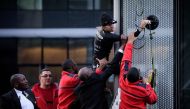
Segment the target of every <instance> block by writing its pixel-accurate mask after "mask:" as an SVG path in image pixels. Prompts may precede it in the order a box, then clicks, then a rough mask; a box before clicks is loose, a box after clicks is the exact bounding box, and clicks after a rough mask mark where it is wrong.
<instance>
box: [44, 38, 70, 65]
mask: <svg viewBox="0 0 190 109" xmlns="http://www.w3.org/2000/svg"><path fill="white" fill-rule="evenodd" d="M43 55H44V63H45V64H61V63H62V62H63V61H64V60H65V59H66V58H67V41H66V40H64V39H59V38H58V39H45V40H44V54H43Z"/></svg>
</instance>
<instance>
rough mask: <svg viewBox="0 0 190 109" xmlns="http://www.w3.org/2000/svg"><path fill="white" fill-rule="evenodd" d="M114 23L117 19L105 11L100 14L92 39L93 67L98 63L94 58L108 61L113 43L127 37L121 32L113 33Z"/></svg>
mask: <svg viewBox="0 0 190 109" xmlns="http://www.w3.org/2000/svg"><path fill="white" fill-rule="evenodd" d="M115 23H117V21H115V20H113V19H112V18H111V16H109V15H108V14H107V13H103V14H102V16H101V26H99V27H97V32H96V37H95V41H94V63H93V68H94V69H95V68H96V67H97V66H98V65H99V63H98V62H97V60H96V58H98V59H100V60H104V61H108V60H109V54H110V51H111V49H112V46H113V43H114V42H117V41H121V40H126V39H127V36H125V35H123V34H122V35H118V34H115V33H113V31H114V25H113V24H115Z"/></svg>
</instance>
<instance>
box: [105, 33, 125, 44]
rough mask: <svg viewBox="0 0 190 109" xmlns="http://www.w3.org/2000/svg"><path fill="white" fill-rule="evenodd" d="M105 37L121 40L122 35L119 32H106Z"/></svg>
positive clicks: (114, 40)
mask: <svg viewBox="0 0 190 109" xmlns="http://www.w3.org/2000/svg"><path fill="white" fill-rule="evenodd" d="M105 38H107V39H110V40H112V41H113V42H116V41H120V40H121V37H120V35H118V34H113V33H105Z"/></svg>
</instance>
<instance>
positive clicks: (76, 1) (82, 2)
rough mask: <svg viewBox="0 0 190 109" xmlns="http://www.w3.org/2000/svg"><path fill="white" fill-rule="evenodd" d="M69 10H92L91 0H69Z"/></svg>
mask: <svg viewBox="0 0 190 109" xmlns="http://www.w3.org/2000/svg"><path fill="white" fill-rule="evenodd" d="M69 9H87V10H92V9H93V0H69Z"/></svg>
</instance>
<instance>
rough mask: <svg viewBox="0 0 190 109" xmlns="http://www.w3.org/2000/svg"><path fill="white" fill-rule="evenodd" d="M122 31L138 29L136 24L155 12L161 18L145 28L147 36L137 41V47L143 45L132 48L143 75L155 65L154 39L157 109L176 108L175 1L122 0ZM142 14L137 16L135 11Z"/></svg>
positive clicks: (136, 65) (136, 63) (134, 63)
mask: <svg viewBox="0 0 190 109" xmlns="http://www.w3.org/2000/svg"><path fill="white" fill-rule="evenodd" d="M122 11H123V16H124V17H123V32H124V34H128V33H130V32H131V31H134V30H135V24H138V23H139V22H140V20H141V19H142V18H144V17H146V16H148V15H151V14H153V15H156V16H157V17H158V19H159V21H160V23H159V26H158V28H157V29H155V30H153V31H151V32H155V34H153V39H152V40H151V39H150V35H149V33H150V31H149V30H147V29H146V31H145V35H144V37H142V35H143V34H142V33H141V34H140V36H139V37H141V39H140V40H137V41H136V42H135V47H140V46H141V45H143V44H144V46H143V47H142V48H140V49H134V51H133V66H135V67H137V68H140V70H141V72H142V75H143V76H146V75H147V71H148V70H149V69H151V68H152V64H151V42H152V51H153V56H154V64H155V69H156V70H157V86H156V88H157V94H158V102H157V103H156V104H155V105H154V106H153V108H154V109H173V108H174V106H173V101H174V91H173V89H174V80H173V77H174V74H173V72H174V71H173V58H174V56H173V46H174V45H173V42H174V41H173V37H174V36H173V0H167V1H166V0H123V10H122ZM141 12H143V14H142V15H139V16H138V15H137V14H136V13H138V14H140V13H141Z"/></svg>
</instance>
